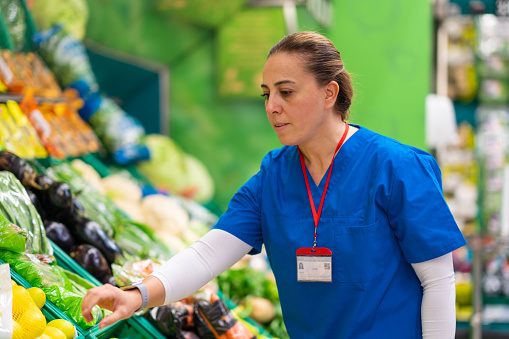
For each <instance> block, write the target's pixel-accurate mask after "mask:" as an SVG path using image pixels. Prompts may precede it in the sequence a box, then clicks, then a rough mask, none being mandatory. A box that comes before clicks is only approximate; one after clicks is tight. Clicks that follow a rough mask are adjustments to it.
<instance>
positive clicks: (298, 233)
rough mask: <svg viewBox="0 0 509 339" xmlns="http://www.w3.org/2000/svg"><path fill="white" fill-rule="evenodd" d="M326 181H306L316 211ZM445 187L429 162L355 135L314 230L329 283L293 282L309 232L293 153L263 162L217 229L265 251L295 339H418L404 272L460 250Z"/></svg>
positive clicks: (413, 291)
mask: <svg viewBox="0 0 509 339" xmlns="http://www.w3.org/2000/svg"><path fill="white" fill-rule="evenodd" d="M356 127H359V126H356ZM308 177H309V178H311V175H310V174H309V172H308ZM326 178H327V173H326V175H325V176H324V177H323V179H322V181H321V182H320V184H319V186H318V187H316V185H314V184H313V180H310V186H311V192H312V195H313V199H314V203H315V206H318V205H319V203H320V199H321V195H322V192H323V188H324V185H325V181H326ZM441 185H442V184H441V173H440V169H439V167H438V165H437V163H436V161H435V160H434V159H433V157H432V156H431V155H429V154H428V153H426V152H423V151H421V150H419V149H416V148H414V147H411V146H407V145H403V144H401V143H399V142H397V141H395V140H393V139H390V138H387V137H384V136H382V135H380V134H377V133H374V132H372V131H370V130H368V129H366V128H363V127H359V130H358V131H357V132H356V133H354V134H353V135H352V136H351V137H350V138H349V139H348V140H347V141H346V142H345V143H344V145H343V146H342V147H341V149H340V150H339V152H338V154H337V156H336V159H335V161H334V165H333V168H332V173H331V177H330V183H329V188H328V192H327V195H326V197H325V201H324V204H323V210H322V215H321V218H320V223H319V225H318V236H317V246H318V247H327V248H329V249H331V250H332V253H333V255H332V258H333V259H332V272H333V273H332V282H331V283H325V282H298V281H297V264H296V255H295V252H296V250H297V249H298V248H301V247H312V245H313V234H314V222H313V215H312V212H311V207H310V204H309V199H308V194H307V190H306V184H305V181H304V176H303V174H302V168H301V165H300V161H299V153H298V150H297V147H296V146H289V147H288V146H284V147H282V148H280V149H277V150H273V151H271V152H269V153H268V154H267V155H266V156H265V158H264V159H263V161H262V165H261V169H260V171H259V172H258V173H257V174H256V175H254V176H253V177H252V178H251V179H250V180H249V181H248V182H247V183H246V184H245V185H244V186H242V187H241V188H240V190H239V191H238V192H237V193H236V194H235V195H234V197H233V198H232V200H231V201H230V204H229V207H228V210H227V211H226V213H225V214H223V215H222V216H221V218H220V219H219V221H218V223H217V224H216V226H215V228H217V229H222V230H225V231H227V232H229V233H231V234H233V235H235V236H236V237H238V238H239V239H241V240H242V241H244V242H246V243H247V244H249V245H251V246H252V247H253V250H252V254H255V253H258V252H260V250H261V248H262V244H264V245H265V248H266V251H267V256H268V259H269V261H270V264H271V266H272V269H273V271H274V275H275V277H276V282H277V286H278V291H279V296H280V301H281V306H282V310H283V317H284V320H285V325H286V328H287V330H288V333H289V335H290V337H291V338H306V339H307V338H359V339H361V338H369V339H372V338H378V339H380V338H391V339H394V338H405V339H412V338H422V329H421V301H422V288H421V285H420V281H419V279H418V278H417V276H416V274H415V272H414V270H413V268H412V266H411V265H410V263H418V262H423V261H427V260H431V259H434V258H437V257H439V256H442V255H444V254H447V253H449V252H451V251H453V250H455V249H457V248H459V247H461V246H463V245H465V244H466V242H465V239H464V237H463V235H462V234H461V232H460V230H459V229H458V226H457V225H456V223H455V221H454V219H453V216H452V215H451V212H450V211H449V208H448V206H447V204H446V202H445V200H444V198H443V194H442V187H441Z"/></svg>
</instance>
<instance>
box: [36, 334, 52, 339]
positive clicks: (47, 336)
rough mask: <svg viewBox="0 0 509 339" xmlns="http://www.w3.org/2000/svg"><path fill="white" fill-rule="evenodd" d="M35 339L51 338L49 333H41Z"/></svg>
mask: <svg viewBox="0 0 509 339" xmlns="http://www.w3.org/2000/svg"><path fill="white" fill-rule="evenodd" d="M37 339H51V337H50V336H49V335H47V334H44V333H43V334H41V335H40V336H39V338H37Z"/></svg>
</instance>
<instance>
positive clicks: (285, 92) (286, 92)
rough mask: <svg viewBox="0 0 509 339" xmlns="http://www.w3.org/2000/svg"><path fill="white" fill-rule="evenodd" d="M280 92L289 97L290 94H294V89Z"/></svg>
mask: <svg viewBox="0 0 509 339" xmlns="http://www.w3.org/2000/svg"><path fill="white" fill-rule="evenodd" d="M280 93H281V95H282V96H284V97H287V96H289V95H290V94H292V91H281V92H280Z"/></svg>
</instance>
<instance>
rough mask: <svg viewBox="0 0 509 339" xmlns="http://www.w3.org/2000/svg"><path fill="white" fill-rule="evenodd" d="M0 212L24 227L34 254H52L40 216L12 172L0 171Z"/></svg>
mask: <svg viewBox="0 0 509 339" xmlns="http://www.w3.org/2000/svg"><path fill="white" fill-rule="evenodd" d="M0 192H1V194H0V213H2V214H3V215H4V216H5V217H6V218H7V219H9V220H10V221H11V222H12V223H14V224H16V225H18V226H20V227H21V228H23V229H25V230H26V231H27V234H28V240H29V242H30V245H31V246H30V247H31V248H30V249H29V251H30V252H31V253H34V254H42V255H52V254H53V248H52V247H51V245H50V244H49V242H48V239H47V238H46V231H45V229H44V225H43V223H42V220H41V217H40V216H39V213H37V210H36V209H35V207H34V205H32V202H31V200H30V197H29V196H28V194H27V192H26V190H25V188H24V187H23V186H22V184H21V182H20V181H19V180H18V179H16V177H15V176H14V174H12V173H11V172H7V171H0Z"/></svg>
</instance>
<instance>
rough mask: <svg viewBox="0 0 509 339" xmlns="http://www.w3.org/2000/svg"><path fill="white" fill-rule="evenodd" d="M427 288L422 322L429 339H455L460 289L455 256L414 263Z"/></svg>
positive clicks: (422, 309) (425, 336)
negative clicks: (457, 301)
mask: <svg viewBox="0 0 509 339" xmlns="http://www.w3.org/2000/svg"><path fill="white" fill-rule="evenodd" d="M412 267H413V268H414V270H415V273H416V274H417V277H419V280H420V281H421V286H422V287H423V296H422V306H421V322H422V337H423V338H425V339H453V338H454V336H455V333H456V304H455V301H456V287H455V285H454V268H453V264H452V253H447V254H446V255H443V256H441V257H438V258H435V259H432V260H428V261H425V262H421V263H417V264H412Z"/></svg>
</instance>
